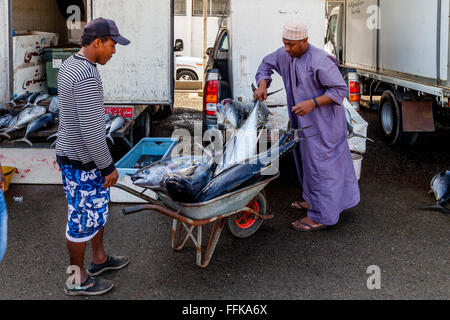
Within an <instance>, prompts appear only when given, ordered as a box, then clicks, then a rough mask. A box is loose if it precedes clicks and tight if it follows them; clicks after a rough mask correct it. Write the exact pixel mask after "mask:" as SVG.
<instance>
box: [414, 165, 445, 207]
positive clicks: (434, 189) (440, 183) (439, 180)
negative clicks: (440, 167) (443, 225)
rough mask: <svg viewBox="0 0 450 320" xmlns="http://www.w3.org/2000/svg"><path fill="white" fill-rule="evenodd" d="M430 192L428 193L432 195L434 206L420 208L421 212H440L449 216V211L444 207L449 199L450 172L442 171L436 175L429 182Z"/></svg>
mask: <svg viewBox="0 0 450 320" xmlns="http://www.w3.org/2000/svg"><path fill="white" fill-rule="evenodd" d="M430 187H431V190H430V191H429V193H433V194H434V197H435V199H436V204H434V205H429V206H422V207H421V209H423V210H440V211H442V212H444V213H447V214H450V209H447V208H446V207H444V205H445V204H446V203H447V202H448V200H449V199H450V171H449V170H446V171H442V172H439V173H437V174H436V175H435V176H434V177H433V178H432V179H431V182H430Z"/></svg>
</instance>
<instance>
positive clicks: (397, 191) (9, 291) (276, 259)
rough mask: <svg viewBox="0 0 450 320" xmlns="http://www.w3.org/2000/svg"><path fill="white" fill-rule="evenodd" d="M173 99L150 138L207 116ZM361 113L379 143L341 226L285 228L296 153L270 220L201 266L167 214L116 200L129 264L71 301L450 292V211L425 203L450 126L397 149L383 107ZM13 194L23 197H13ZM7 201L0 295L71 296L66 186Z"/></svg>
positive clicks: (24, 188)
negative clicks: (389, 140)
mask: <svg viewBox="0 0 450 320" xmlns="http://www.w3.org/2000/svg"><path fill="white" fill-rule="evenodd" d="M177 98H178V99H179V100H176V103H177V109H175V112H174V114H173V115H172V116H171V117H169V118H168V119H166V120H164V121H161V122H159V123H155V125H154V127H153V134H154V135H161V136H163V135H164V134H165V133H167V132H170V130H171V129H172V128H173V127H184V128H188V129H189V128H190V127H191V125H192V124H193V123H199V122H200V121H201V113H200V112H199V111H196V110H193V109H182V107H186V106H187V103H188V102H186V106H185V105H183V104H185V103H184V102H183V101H185V100H186V98H187V99H188V101H189V103H193V104H194V105H195V107H194V108H198V106H199V105H198V103H199V102H200V103H201V98H198V97H193V96H191V97H190V98H189V97H186V96H184V97H182V96H180V95H178V96H177ZM191 99H194V100H195V99H200V100H196V101H192V100H191ZM200 108H201V107H200ZM361 115H362V116H363V118H364V119H366V121H368V122H369V129H368V136H369V137H371V138H372V139H374V140H375V142H374V143H370V142H368V143H367V152H366V153H365V154H364V160H363V163H362V173H361V179H360V181H359V185H360V191H361V202H360V204H359V205H357V206H356V207H355V208H352V209H350V210H348V211H346V212H344V213H343V214H342V215H341V219H340V222H339V223H338V224H337V225H336V226H333V227H329V228H326V229H324V230H321V231H317V232H314V233H299V232H295V231H293V230H291V229H290V228H289V224H290V222H291V221H293V220H295V219H297V218H299V217H300V216H302V214H303V213H302V212H300V211H297V210H294V209H291V208H290V206H289V205H290V203H291V202H292V201H294V200H296V199H298V196H299V186H298V182H297V180H296V178H295V177H296V172H295V166H294V163H293V159H292V158H291V157H290V156H287V157H286V158H284V159H283V160H282V162H281V176H280V177H279V178H278V179H277V180H275V181H273V182H272V183H271V184H269V186H268V187H267V188H266V193H267V199H268V202H269V207H270V211H271V212H272V213H274V214H275V218H274V219H273V220H268V221H265V222H264V224H263V225H262V227H261V228H260V229H259V230H258V232H257V233H256V234H255V235H253V236H252V237H250V238H247V239H239V238H236V237H234V236H233V235H232V234H231V233H230V232H228V230H224V231H223V232H222V235H221V237H220V239H219V242H218V244H217V248H216V250H215V252H214V254H213V257H212V260H211V263H210V264H209V266H208V267H207V268H205V269H201V268H198V267H197V266H196V264H195V249H194V247H193V245H192V243H188V244H187V247H186V248H185V249H184V250H182V251H180V252H175V251H173V250H172V248H171V246H170V230H171V226H172V221H171V219H170V218H168V217H166V216H163V215H160V214H158V213H155V212H146V213H144V212H141V213H136V214H133V215H129V216H123V215H122V214H121V210H122V208H123V207H124V205H122V204H112V205H111V207H110V212H111V213H110V219H109V221H108V224H107V227H106V229H105V247H106V249H107V251H108V252H110V253H115V254H120V255H128V256H130V258H131V262H130V264H129V266H127V267H126V268H125V269H123V270H120V271H117V272H111V273H109V274H106V275H105V277H106V278H108V279H112V280H114V282H115V288H114V289H113V290H112V291H111V292H110V293H108V294H106V295H104V296H101V297H96V298H84V297H83V298H75V299H82V300H83V299H100V300H103V299H105V300H108V299H170V300H171V299H192V300H205V299H233V300H235V299H236V300H239V299H257V300H259V299H274V300H278V299H282V300H301V299H306V300H308V299H449V298H450V293H449V290H448V288H449V287H450V280H449V279H450V278H449V276H448V270H449V267H450V265H449V246H448V244H449V240H450V216H448V215H444V214H442V213H440V212H430V211H421V210H418V206H419V205H421V204H432V203H433V202H434V200H433V197H432V195H428V194H427V192H428V190H429V183H430V180H431V178H432V177H433V175H434V174H435V173H437V172H438V171H440V170H443V169H449V168H450V151H449V147H448V145H449V142H448V141H450V140H449V139H450V132H449V131H444V130H439V131H437V132H436V133H433V134H429V135H427V136H426V137H425V138H424V139H423V140H422V141H421V143H420V144H419V145H418V146H415V147H390V146H387V145H386V144H385V143H384V142H383V141H382V140H381V131H380V128H379V125H378V123H377V117H376V113H375V112H374V111H369V110H368V109H364V108H363V109H362V110H361ZM168 134H170V133H168ZM17 195H21V196H23V202H15V201H14V200H13V196H17ZM6 200H7V207H8V212H9V229H8V231H9V237H8V249H7V252H6V254H5V257H4V260H3V261H2V263H1V264H0V283H1V285H0V299H74V298H68V297H66V296H65V295H64V291H63V287H64V283H65V281H66V279H67V277H68V275H67V274H66V273H65V271H66V269H67V266H68V258H67V253H66V247H65V240H64V231H65V221H66V212H67V205H66V202H65V198H64V194H63V191H62V188H61V186H48V185H47V186H32V185H12V186H11V189H10V190H9V191H8V192H7V193H6ZM204 241H207V240H204ZM89 254H90V250H89V249H88V252H87V256H86V263H87V262H88V261H89ZM373 266H375V267H373ZM371 268H375V269H376V270H379V271H380V276H381V277H380V278H379V285H380V288H379V289H369V288H368V282H369V284H370V283H372V284H375V282H371V281H368V279H369V277H371V276H374V275H376V272H375V273H373V271H370V270H372V269H371ZM377 268H378V269H377ZM368 270H369V272H368ZM371 279H373V278H371ZM369 287H370V286H369Z"/></svg>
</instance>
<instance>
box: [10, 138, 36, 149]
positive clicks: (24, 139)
mask: <svg viewBox="0 0 450 320" xmlns="http://www.w3.org/2000/svg"><path fill="white" fill-rule="evenodd" d="M16 142H25V143H28V144H29V145H30V147H32V146H33V144H32V143H31V141H30V140H28V139H27V137H23V138H21V139H16V140H13V141H11V143H16Z"/></svg>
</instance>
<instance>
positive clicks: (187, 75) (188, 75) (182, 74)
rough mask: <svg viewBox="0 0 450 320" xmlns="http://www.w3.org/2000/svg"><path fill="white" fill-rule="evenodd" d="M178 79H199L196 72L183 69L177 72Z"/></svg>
mask: <svg viewBox="0 0 450 320" xmlns="http://www.w3.org/2000/svg"><path fill="white" fill-rule="evenodd" d="M177 80H187V81H192V80H198V77H197V75H196V74H195V72H193V71H190V70H182V71H179V72H178V73H177Z"/></svg>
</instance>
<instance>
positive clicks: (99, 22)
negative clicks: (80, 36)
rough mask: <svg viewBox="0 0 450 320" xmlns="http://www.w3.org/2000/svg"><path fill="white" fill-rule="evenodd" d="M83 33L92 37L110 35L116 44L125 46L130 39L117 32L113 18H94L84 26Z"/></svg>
mask: <svg viewBox="0 0 450 320" xmlns="http://www.w3.org/2000/svg"><path fill="white" fill-rule="evenodd" d="M84 34H85V35H88V36H94V37H106V36H108V37H110V38H111V39H113V40H114V41H115V42H117V43H118V44H121V45H123V46H126V45H128V44H130V40H128V39H126V38H124V37H122V36H121V35H120V33H119V29H118V28H117V25H116V23H115V22H114V21H113V20H110V19H105V18H101V17H100V18H96V19H94V20H92V21H90V22H89V23H88V24H86V25H85V26H84Z"/></svg>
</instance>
